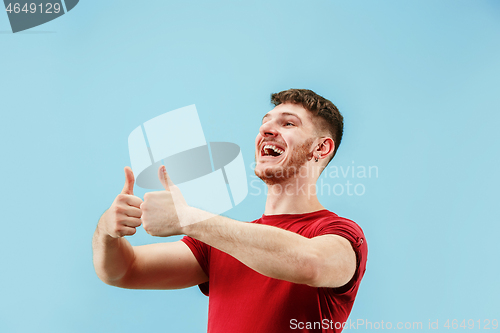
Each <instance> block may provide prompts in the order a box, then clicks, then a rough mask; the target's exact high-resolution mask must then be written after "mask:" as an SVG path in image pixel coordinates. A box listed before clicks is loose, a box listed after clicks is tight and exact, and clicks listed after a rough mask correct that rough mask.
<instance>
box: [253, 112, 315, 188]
mask: <svg viewBox="0 0 500 333" xmlns="http://www.w3.org/2000/svg"><path fill="white" fill-rule="evenodd" d="M317 137H318V136H317V130H316V127H315V126H314V124H313V119H312V115H311V113H310V112H309V111H307V110H305V109H304V108H303V107H302V106H300V105H296V104H290V103H284V104H280V105H278V106H276V107H275V108H274V109H273V110H271V111H270V112H269V113H267V114H266V115H265V116H264V118H263V119H262V125H261V126H260V129H259V134H257V137H256V139H255V161H256V166H255V174H256V175H257V176H258V177H259V178H261V179H262V180H263V181H264V182H265V183H266V184H268V185H273V184H278V183H283V182H285V181H287V180H289V179H290V178H293V177H295V175H296V174H297V173H298V172H299V170H300V168H301V167H303V166H304V165H305V163H307V162H308V161H310V160H311V159H312V158H313V143H314V141H315V139H316V138H317Z"/></svg>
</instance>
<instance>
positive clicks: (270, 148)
mask: <svg viewBox="0 0 500 333" xmlns="http://www.w3.org/2000/svg"><path fill="white" fill-rule="evenodd" d="M284 152H285V150H284V149H283V148H281V147H278V146H276V145H273V144H266V145H264V146H263V147H262V150H261V153H260V155H261V156H269V157H278V156H281V154H283V153H284Z"/></svg>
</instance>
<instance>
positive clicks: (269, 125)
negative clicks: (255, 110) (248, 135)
mask: <svg viewBox="0 0 500 333" xmlns="http://www.w3.org/2000/svg"><path fill="white" fill-rule="evenodd" d="M259 132H260V135H262V136H263V137H277V136H278V131H277V130H276V125H275V124H274V121H273V120H270V121H267V122H265V123H264V124H262V125H261V126H260V129H259Z"/></svg>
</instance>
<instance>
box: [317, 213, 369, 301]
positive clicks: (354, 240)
mask: <svg viewBox="0 0 500 333" xmlns="http://www.w3.org/2000/svg"><path fill="white" fill-rule="evenodd" d="M322 235H338V236H341V237H344V238H345V239H347V240H348V241H349V242H350V243H351V245H352V248H353V250H354V252H355V253H356V271H355V272H354V275H353V277H352V279H351V280H350V281H349V282H348V283H347V284H345V285H343V286H342V287H339V288H332V291H333V292H334V293H336V294H344V293H349V292H356V291H357V289H358V286H359V283H360V282H361V279H362V277H363V275H364V274H365V271H366V259H367V255H368V247H367V244H366V239H365V235H364V234H363V230H361V228H360V227H359V226H358V225H357V224H356V223H355V222H353V221H351V220H348V219H344V218H340V219H334V220H333V221H332V220H329V221H324V220H323V221H319V222H318V225H317V229H316V232H315V236H314V237H316V236H322Z"/></svg>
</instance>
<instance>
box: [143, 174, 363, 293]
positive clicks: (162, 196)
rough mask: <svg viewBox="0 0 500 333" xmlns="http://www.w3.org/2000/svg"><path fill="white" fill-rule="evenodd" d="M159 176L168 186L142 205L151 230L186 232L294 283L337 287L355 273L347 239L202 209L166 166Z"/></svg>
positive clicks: (156, 233) (146, 225)
mask: <svg viewBox="0 0 500 333" xmlns="http://www.w3.org/2000/svg"><path fill="white" fill-rule="evenodd" d="M159 177H160V180H161V181H162V183H163V186H164V187H165V189H166V191H159V192H150V193H148V194H147V195H145V196H144V203H143V204H142V205H141V209H142V211H143V216H142V220H143V226H144V229H145V230H146V232H148V233H149V234H151V235H153V236H169V235H175V234H181V233H183V234H186V235H188V236H191V237H193V238H196V239H198V240H199V241H202V242H204V243H206V244H208V245H210V246H212V247H214V248H216V249H218V250H221V251H223V252H225V253H227V254H229V255H231V256H233V257H234V258H236V259H238V260H239V261H241V262H242V263H244V264H245V265H247V266H248V267H250V268H252V269H253V270H255V271H257V272H259V273H261V274H263V275H266V276H269V277H272V278H276V279H281V280H286V281H290V282H293V283H300V284H307V285H310V286H313V287H340V286H343V285H345V284H346V283H347V282H349V280H350V279H351V278H352V277H353V275H354V272H355V270H356V255H355V253H354V250H353V248H352V246H351V244H350V242H349V241H348V240H347V239H345V238H343V237H341V236H337V235H323V236H318V237H314V238H312V239H309V238H307V237H303V236H301V235H298V234H296V233H293V232H290V231H287V230H283V229H280V228H276V227H272V226H266V225H260V224H251V223H244V222H239V221H235V220H232V219H229V218H226V217H223V216H216V215H213V214H210V213H207V212H203V211H201V210H199V209H195V208H192V207H189V206H188V205H187V204H186V203H185V201H183V199H182V194H181V193H180V191H179V189H178V188H177V187H176V186H174V185H173V184H172V183H171V181H170V179H169V178H168V176H167V175H166V172H165V170H164V168H163V169H162V168H161V169H160V172H159ZM174 201H175V204H174ZM198 221H201V222H198ZM181 222H182V223H181Z"/></svg>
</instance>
